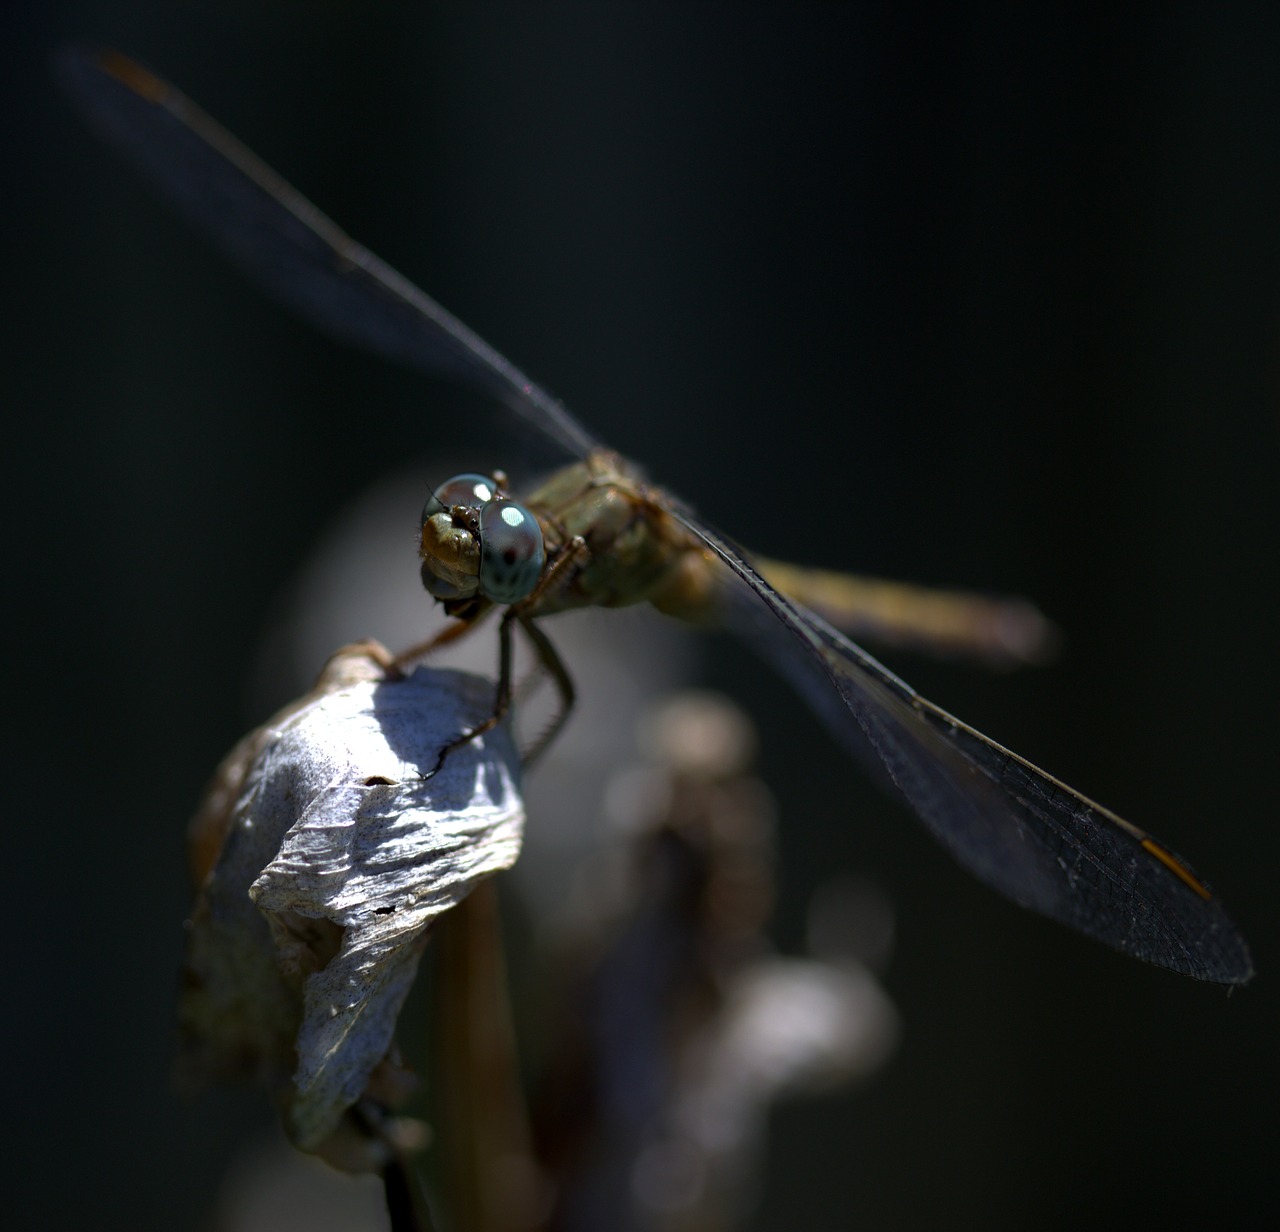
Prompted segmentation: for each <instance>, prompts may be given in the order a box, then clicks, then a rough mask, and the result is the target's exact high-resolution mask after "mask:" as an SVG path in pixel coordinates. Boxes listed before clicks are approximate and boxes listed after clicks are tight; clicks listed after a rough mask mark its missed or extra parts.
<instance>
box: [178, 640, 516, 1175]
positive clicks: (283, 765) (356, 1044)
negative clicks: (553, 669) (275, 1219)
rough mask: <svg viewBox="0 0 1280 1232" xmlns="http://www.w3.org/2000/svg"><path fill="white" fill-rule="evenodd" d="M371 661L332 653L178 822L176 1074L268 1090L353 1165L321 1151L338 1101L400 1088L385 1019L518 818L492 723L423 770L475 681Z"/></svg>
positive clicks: (343, 1134) (509, 757) (502, 736)
mask: <svg viewBox="0 0 1280 1232" xmlns="http://www.w3.org/2000/svg"><path fill="white" fill-rule="evenodd" d="M389 662H390V656H389V655H387V653H386V652H385V650H383V649H382V647H380V646H378V645H377V643H361V644H359V645H357V646H352V647H347V648H345V649H344V650H342V651H340V652H339V653H338V654H337V655H335V656H334V658H333V659H332V660H331V661H330V663H329V665H328V666H327V667H326V669H325V672H324V673H323V674H322V676H321V678H320V680H319V681H318V682H317V685H316V687H315V689H314V690H313V691H312V692H311V693H310V694H308V695H307V696H306V697H304V698H302V699H300V700H299V701H298V702H296V703H294V704H293V705H292V706H290V707H288V708H287V709H285V710H283V711H281V712H280V713H279V714H278V715H276V716H275V717H274V718H273V719H271V720H270V722H268V723H267V724H265V725H264V726H263V727H261V728H259V729H257V730H256V731H254V732H253V733H251V734H250V735H249V736H247V737H245V739H244V740H243V741H241V743H240V744H239V745H237V746H236V748H235V749H234V750H233V751H232V753H231V754H230V755H229V756H228V758H227V759H226V760H225V761H224V762H223V764H222V765H221V766H220V767H219V769H218V771H217V773H216V774H215V776H214V779H213V782H212V783H211V785H210V788H209V790H208V793H207V794H206V798H205V801H204V803H203V804H202V806H201V808H200V811H199V812H198V813H197V816H196V818H195V820H194V822H193V824H192V834H191V858H192V868H193V872H195V874H196V875H197V877H198V878H199V879H200V890H199V895H198V898H197V901H196V906H195V910H194V912H193V914H192V919H191V921H190V923H189V925H188V929H189V932H188V941H187V954H186V970H185V976H186V979H185V987H184V990H183V994H182V998H181V1003H180V1007H179V1019H180V1025H181V1030H182V1049H181V1054H180V1059H179V1070H180V1076H181V1077H183V1078H185V1079H186V1080H187V1081H188V1083H189V1084H204V1083H207V1082H210V1081H224V1080H248V1081H253V1082H258V1083H261V1084H263V1085H265V1086H267V1087H269V1088H270V1089H271V1090H272V1091H273V1092H274V1093H275V1094H276V1096H277V1098H278V1099H279V1100H280V1102H281V1105H282V1108H283V1110H284V1117H285V1125H286V1128H287V1130H288V1132H289V1134H290V1137H291V1138H292V1139H293V1140H294V1142H295V1143H296V1144H297V1145H298V1146H300V1147H302V1148H303V1149H305V1150H312V1151H319V1152H321V1153H324V1154H326V1156H327V1157H328V1158H330V1160H331V1162H339V1163H340V1165H341V1166H346V1167H352V1168H360V1167H376V1166H377V1161H376V1159H372V1158H370V1159H365V1158H362V1157H360V1154H359V1152H358V1151H357V1152H356V1153H355V1156H354V1157H353V1156H352V1154H351V1153H350V1152H345V1147H344V1148H342V1149H339V1148H336V1147H335V1145H334V1144H335V1143H337V1142H339V1141H345V1140H346V1139H347V1138H349V1137H350V1134H349V1133H347V1131H348V1130H349V1128H350V1126H349V1125H346V1126H344V1124H343V1122H344V1116H345V1114H346V1112H347V1110H348V1109H349V1108H351V1106H352V1105H353V1104H355V1103H356V1101H357V1100H359V1099H360V1098H361V1096H362V1095H365V1094H371V1095H375V1096H376V1097H377V1098H378V1099H379V1102H386V1100H387V1095H388V1092H391V1091H394V1090H396V1089H397V1088H401V1089H402V1088H403V1086H404V1080H403V1079H404V1075H403V1072H402V1071H399V1070H398V1067H397V1065H396V1061H395V1056H394V1048H393V1033H394V1028H395V1021H396V1017H397V1015H398V1014H399V1012H400V1008H401V1006H402V1005H403V1003H404V999H405V996H406V995H407V994H408V991H409V987H410V985H411V984H412V982H413V978H414V975H415V973H416V971H417V966H418V960H419V959H420V957H421V955H422V951H423V948H424V947H425V944H426V939H427V931H428V928H429V926H430V924H431V922H432V920H433V919H434V918H435V917H436V916H438V915H439V914H440V913H441V912H442V911H446V910H447V909H448V908H450V907H452V906H454V905H455V904H456V903H458V902H460V901H461V900H462V899H463V898H464V897H465V896H466V895H467V893H468V892H469V891H470V890H471V888H472V887H473V886H474V885H475V884H476V882H477V881H479V880H480V879H481V878H483V877H487V876H489V875H490V874H492V873H495V872H498V871H500V870H501V869H504V868H509V867H510V866H511V865H512V864H513V863H514V862H515V860H516V857H517V856H518V855H519V852H520V840H521V834H522V830H523V823H524V814H523V806H522V804H521V800H520V796H519V793H518V766H519V759H518V755H517V753H516V750H515V747H514V744H513V742H512V741H511V739H510V737H509V735H508V733H507V731H506V729H505V728H504V727H499V728H498V729H496V730H494V731H492V732H488V733H486V734H485V736H484V737H482V738H477V739H475V740H472V741H469V742H467V743H465V744H463V745H460V746H459V747H458V748H456V749H454V750H453V751H452V752H451V753H450V754H449V756H448V757H447V758H446V759H445V762H444V765H443V766H442V767H441V769H440V770H439V772H438V773H436V774H434V775H431V777H429V778H425V779H424V778H423V777H422V775H423V774H430V772H431V770H432V768H433V767H434V766H435V763H436V759H437V756H438V753H439V751H440V749H441V748H442V747H443V746H444V745H445V744H447V743H449V742H450V741H452V740H453V739H455V738H456V737H457V735H458V734H459V733H460V732H461V731H463V730H465V729H466V728H468V727H470V726H474V725H475V724H476V723H478V722H479V721H481V720H482V719H484V718H485V717H487V715H488V713H489V711H490V708H491V707H492V700H493V690H492V685H491V684H490V683H488V682H486V681H484V680H481V679H480V678H478V677H474V676H469V675H466V674H463V673H459V672H451V671H450V672H445V671H428V670H426V669H424V668H419V669H418V670H417V671H415V672H414V673H413V674H412V675H410V676H407V677H401V676H399V675H398V674H395V673H394V672H390V671H389V670H388V667H387V665H388V664H389ZM344 1152H345V1153H344Z"/></svg>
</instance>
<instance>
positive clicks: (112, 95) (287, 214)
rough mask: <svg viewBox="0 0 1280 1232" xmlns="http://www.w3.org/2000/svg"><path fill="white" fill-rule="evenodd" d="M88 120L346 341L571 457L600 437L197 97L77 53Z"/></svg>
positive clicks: (69, 57) (136, 70)
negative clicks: (441, 381)
mask: <svg viewBox="0 0 1280 1232" xmlns="http://www.w3.org/2000/svg"><path fill="white" fill-rule="evenodd" d="M57 72H58V77H59V80H60V81H61V83H62V85H63V86H64V87H65V88H66V90H67V91H68V93H69V94H70V95H71V96H72V98H73V99H74V100H75V101H76V102H77V103H78V104H79V106H80V107H81V108H82V110H83V111H84V112H85V114H86V115H87V116H88V118H89V119H90V121H91V122H92V123H93V124H94V125H95V126H96V127H97V128H98V129H99V130H100V131H101V132H102V133H103V134H104V135H105V136H106V137H107V138H108V139H109V140H110V141H112V142H113V143H114V144H115V145H116V146H118V147H119V148H120V149H121V150H122V151H123V152H124V153H125V155H126V156H127V157H128V158H130V159H131V160H132V161H133V162H134V163H135V164H136V165H137V166H138V167H139V168H140V169H141V170H142V171H143V172H144V173H145V174H146V175H147V176H148V177H149V178H150V179H151V180H153V181H154V182H155V183H156V184H157V185H158V186H159V187H160V188H161V189H162V190H163V191H164V192H165V193H166V194H168V196H169V197H170V198H171V199H172V200H173V202H174V203H175V204H176V205H177V207H178V209H179V210H180V211H181V212H182V213H183V214H185V215H186V216H187V218H188V219H190V220H191V221H192V222H194V223H195V224H196V225H197V227H198V228H199V229H200V230H201V231H202V232H204V233H205V234H206V235H207V236H209V238H210V239H212V240H213V242H214V243H215V244H216V245H217V246H218V247H219V248H220V249H221V250H222V251H223V253H224V254H225V255H226V256H227V257H229V258H230V259H231V261H232V262H233V263H234V264H235V265H237V266H238V267H239V268H240V269H241V271H242V272H243V273H245V274H246V275H247V276H248V277H249V278H250V279H251V280H252V281H253V282H255V283H257V285H258V286H260V287H261V288H262V289H263V290H264V291H266V292H267V294H268V295H270V296H272V297H273V298H274V299H277V300H279V301H280V302H281V303H283V304H284V305H285V306H286V307H288V308H290V309H292V311H294V312H296V313H297V314H298V315H299V316H300V317H302V318H303V319H304V320H306V321H308V322H310V323H311V324H312V325H314V326H316V327H317V328H318V329H321V330H323V331H324V332H325V333H327V334H329V335H331V336H332V337H334V338H337V339H338V340H339V341H341V342H345V343H349V344H351V345H354V346H358V347H363V348H365V349H366V350H369V351H373V352H375V353H376V354H379V355H385V356H386V357H387V358H389V359H394V360H397V361H399V362H401V363H407V364H409V365H411V366H413V367H416V368H420V369H423V370H425V371H428V372H432V373H441V374H447V375H452V376H454V377H457V378H459V379H461V380H464V381H466V382H468V383H469V384H472V385H475V386H478V387H479V388H481V389H483V390H485V391H487V392H488V393H490V394H492V395H494V396H496V397H497V398H498V399H500V400H501V401H502V402H504V403H505V404H506V405H507V406H508V407H510V408H511V410H513V411H515V412H516V413H517V414H519V415H521V416H523V417H524V418H525V419H527V420H529V421H530V422H532V423H533V424H534V425H535V426H536V427H538V428H539V429H541V430H542V431H543V432H545V433H546V434H547V435H548V436H549V437H551V438H552V439H553V440H555V441H557V442H559V444H560V445H562V446H563V447H564V448H565V449H567V450H568V451H569V452H571V453H574V454H577V455H578V456H582V455H583V454H585V453H586V452H587V451H588V450H590V449H591V448H593V447H594V446H595V445H596V443H597V442H596V441H595V440H594V439H593V438H592V436H591V434H590V433H589V432H588V431H587V430H586V429H585V428H584V427H582V425H581V424H579V423H578V421H577V420H576V419H574V418H573V416H572V415H570V414H569V413H568V411H566V410H565V409H564V407H563V406H561V405H560V403H559V402H557V401H556V400H555V399H554V398H553V397H551V395H550V394H548V393H547V392H546V391H545V390H543V389H541V388H540V387H539V386H538V385H535V384H534V382H533V381H531V380H530V379H529V378H528V377H527V376H525V375H524V373H523V372H521V371H520V370H519V369H518V368H516V367H515V366H514V365H513V364H511V363H510V362H508V361H507V360H506V359H504V358H503V357H502V356H501V355H499V354H498V352H497V351H495V350H494V349H493V348H492V347H491V346H489V344H488V343H487V342H485V341H484V339H482V338H480V337H478V336H477V335H476V334H474V333H473V332H472V331H471V330H469V329H468V328H467V327H466V326H465V325H463V324H462V322H461V321H459V320H458V319H457V318H456V317H455V316H453V314H452V313H450V312H447V311H446V310H445V309H444V308H442V307H441V306H440V305H439V304H437V303H436V301H435V300H433V299H432V298H431V297H430V296H429V295H426V294H424V293H423V292H422V291H419V290H418V288H417V287H415V286H414V285H413V284H412V283H411V282H409V281H408V280H407V279H405V278H404V277H402V276H401V275H400V274H398V273H396V271H395V270H393V269H392V268H391V267H390V266H389V265H387V264H386V263H385V262H384V261H381V260H379V258H377V257H375V256H374V255H373V253H371V252H370V251H369V250H368V249H367V248H364V247H362V246H361V245H360V244H357V243H356V242H355V241H354V240H353V239H351V238H350V237H349V236H348V235H346V234H345V233H344V232H343V231H342V230H341V229H340V228H339V227H337V226H336V225H335V224H334V223H333V222H332V221H331V220H330V219H329V218H327V217H326V216H325V215H324V214H322V213H321V212H320V211H319V210H318V209H316V207H315V206H314V205H312V204H311V203H310V202H309V201H308V200H307V199H306V198H305V197H303V196H302V194H301V193H299V192H298V191H297V190H296V189H295V188H293V187H292V186H291V185H290V184H288V183H287V182H286V181H285V180H283V179H282V178H281V177H280V176H278V175H277V174H276V173H275V172H274V171H272V170H271V168H270V167H268V166H267V165H266V164H265V163H264V162H263V161H262V160H261V159H260V158H258V157H257V155H255V154H254V153H253V152H252V151H251V150H249V149H247V148H246V147H245V146H243V145H241V144H240V142H238V141H237V140H236V139H235V138H234V137H233V136H231V134H230V133H228V132H227V131H226V130H225V129H224V128H222V127H221V126H220V125H219V124H218V123H217V122H216V121H214V120H213V119H211V118H210V117H209V116H207V115H205V113H204V112H203V111H201V110H200V108H198V107H197V106H196V105H195V104H194V103H193V102H191V100H190V99H188V98H186V97H185V96H184V95H183V94H181V93H180V92H179V91H178V90H175V89H174V88H173V87H172V86H171V85H169V84H168V83H167V82H165V81H162V80H161V79H160V78H159V77H156V76H154V75H153V74H152V73H150V72H148V71H147V70H146V69H144V68H142V67H141V66H140V65H138V64H136V63H134V61H132V60H130V59H128V58H127V57H125V56H122V55H120V54H119V53H118V52H113V51H90V50H86V49H83V48H68V49H66V50H64V51H62V52H61V53H60V54H59V56H58V60H57Z"/></svg>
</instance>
